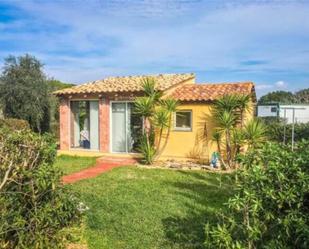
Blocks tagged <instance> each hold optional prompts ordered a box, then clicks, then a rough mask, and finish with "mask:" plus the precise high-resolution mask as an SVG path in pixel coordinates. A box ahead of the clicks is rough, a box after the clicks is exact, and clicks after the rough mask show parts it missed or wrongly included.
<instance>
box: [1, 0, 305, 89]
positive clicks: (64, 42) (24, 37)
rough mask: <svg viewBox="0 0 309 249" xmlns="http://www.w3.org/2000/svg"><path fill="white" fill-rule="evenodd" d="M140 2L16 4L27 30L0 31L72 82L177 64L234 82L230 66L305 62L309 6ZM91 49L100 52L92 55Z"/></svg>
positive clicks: (281, 66) (263, 67) (266, 68)
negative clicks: (257, 61)
mask: <svg viewBox="0 0 309 249" xmlns="http://www.w3.org/2000/svg"><path fill="white" fill-rule="evenodd" d="M142 2H143V4H142V5H141V6H139V5H138V4H135V5H130V4H129V5H128V4H127V3H126V1H122V0H119V1H105V0H104V1H103V0H102V1H95V2H91V1H89V2H87V4H85V2H83V1H80V2H79V1H53V2H52V1H50V2H49V1H48V2H47V1H41V2H40V3H38V2H37V1H31V0H27V1H17V2H16V3H17V4H16V7H18V8H21V9H22V10H23V11H25V12H26V13H27V14H28V16H31V18H33V21H32V22H31V20H27V22H24V25H25V28H24V30H25V31H23V32H20V33H9V34H5V33H4V32H3V31H1V36H0V41H2V42H3V41H4V40H7V41H8V43H9V42H10V41H20V43H21V44H22V46H23V47H21V48H20V49H18V50H16V53H22V52H23V51H27V52H30V53H32V54H36V55H38V58H39V59H42V60H43V62H44V63H45V64H46V65H47V66H46V68H47V70H48V73H49V74H51V75H53V76H55V77H56V78H59V79H60V80H61V79H63V80H66V81H72V82H86V81H90V80H95V79H97V78H101V77H103V76H105V75H107V74H108V75H110V74H115V75H116V74H137V73H144V72H148V73H153V72H160V71H163V70H165V71H166V70H170V68H173V67H178V68H190V70H191V69H192V70H194V71H204V70H206V71H207V70H209V71H220V72H222V74H226V80H230V78H229V77H230V76H229V72H231V71H237V70H238V71H241V70H242V72H246V71H247V72H248V74H249V73H255V74H261V73H265V72H271V73H272V72H274V71H280V70H285V71H286V69H287V68H289V70H294V71H297V70H307V68H308V64H307V62H308V61H309V53H302V52H301V51H302V49H303V46H302V45H301V43H304V44H306V45H305V46H307V44H308V40H309V35H308V34H309V22H308V13H309V5H302V4H298V3H294V2H290V3H288V4H263V3H262V4H255V3H256V2H254V3H253V4H243V5H242V4H232V5H225V4H219V7H218V8H213V5H214V4H213V3H212V4H210V5H211V7H209V4H208V3H207V4H202V2H200V1H195V0H193V1H189V0H188V1H183V2H184V3H186V2H188V3H190V4H189V5H186V6H185V5H181V6H180V5H179V1H174V0H169V1H167V2H168V4H166V1H163V0H162V1H159V2H158V1H152V0H149V1H142ZM211 2H212V1H211ZM94 3H96V4H94ZM194 3H198V5H195V4H194ZM197 6H198V8H197ZM145 10H146V11H145ZM145 13H146V15H145ZM147 13H148V16H147ZM296 13H297V14H296ZM283 17H284V18H283ZM29 22H30V23H29ZM19 24H20V23H19ZM38 24H41V25H42V24H52V25H53V24H55V27H57V25H61V26H64V27H66V28H67V31H65V32H44V31H40V32H36V33H33V32H29V33H27V32H26V31H27V27H31V26H33V27H34V28H35V27H36V25H38ZM0 28H1V29H2V30H3V28H4V27H0ZM21 29H22V27H21ZM108 39H111V40H112V41H113V40H115V42H112V43H114V44H117V45H114V46H113V44H111V45H106V44H105V43H106V40H108ZM26 44H27V45H26ZM26 46H27V47H26ZM59 50H61V52H57V51H59ZM93 50H94V51H95V52H94V53H95V54H93V53H89V51H93ZM66 51H67V52H72V51H73V53H66ZM282 51H284V53H283V52H282ZM3 52H5V51H3V50H2V51H0V56H1V54H2V53H3ZM51 52H53V53H52V54H51ZM100 52H101V53H100ZM80 54H83V55H84V56H81V55H80ZM257 58H261V59H262V60H265V61H267V62H268V63H265V64H260V65H254V66H252V65H251V66H246V65H240V62H241V61H245V60H255V59H257ZM157 70H158V71H157ZM99 75H102V76H99ZM207 80H208V79H207V78H206V79H204V81H207ZM248 80H251V79H250V78H249V79H248ZM260 82H274V80H273V79H271V80H269V79H267V80H261V81H260ZM275 86H276V87H281V88H282V87H286V85H285V86H284V85H283V86H280V85H278V86H277V85H276V84H275ZM272 87H274V85H273V84H272V86H271V85H267V84H261V85H257V89H264V90H265V89H271V88H272Z"/></svg>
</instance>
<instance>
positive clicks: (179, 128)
mask: <svg viewBox="0 0 309 249" xmlns="http://www.w3.org/2000/svg"><path fill="white" fill-rule="evenodd" d="M179 112H189V113H190V127H189V128H184V127H177V126H176V117H177V113H179ZM192 120H193V116H192V110H178V111H176V112H174V131H192V124H193V122H192Z"/></svg>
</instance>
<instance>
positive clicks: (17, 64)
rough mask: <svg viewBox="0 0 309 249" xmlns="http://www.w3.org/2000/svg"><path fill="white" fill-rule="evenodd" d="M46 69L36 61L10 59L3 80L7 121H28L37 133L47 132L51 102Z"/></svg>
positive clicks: (0, 89) (0, 82) (1, 87)
mask: <svg viewBox="0 0 309 249" xmlns="http://www.w3.org/2000/svg"><path fill="white" fill-rule="evenodd" d="M42 67H43V65H42V64H41V62H39V61H38V60H37V59H36V58H35V57H33V56H30V55H25V56H21V57H17V58H16V57H14V56H9V57H7V58H6V59H5V63H4V69H3V71H2V75H1V77H0V96H1V99H0V101H1V103H2V106H3V113H4V116H5V117H9V118H17V119H23V120H27V121H28V123H29V124H30V127H31V128H32V129H33V130H35V131H39V132H41V131H46V130H48V125H47V124H48V123H49V115H48V114H49V101H48V99H49V98H48V86H47V83H46V76H45V75H44V73H43V71H42Z"/></svg>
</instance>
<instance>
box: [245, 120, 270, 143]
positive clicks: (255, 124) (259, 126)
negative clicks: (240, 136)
mask: <svg viewBox="0 0 309 249" xmlns="http://www.w3.org/2000/svg"><path fill="white" fill-rule="evenodd" d="M244 138H245V140H246V143H247V144H248V146H249V148H257V147H259V146H260V145H262V143H263V142H264V141H265V140H266V126H265V125H264V123H263V122H262V121H261V120H260V119H252V120H250V121H249V122H248V123H247V124H246V125H245V127H244Z"/></svg>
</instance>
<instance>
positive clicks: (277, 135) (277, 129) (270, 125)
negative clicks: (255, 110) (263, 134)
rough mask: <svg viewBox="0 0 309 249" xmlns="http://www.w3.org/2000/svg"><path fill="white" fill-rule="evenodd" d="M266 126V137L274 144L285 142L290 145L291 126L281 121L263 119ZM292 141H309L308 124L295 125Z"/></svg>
mask: <svg viewBox="0 0 309 249" xmlns="http://www.w3.org/2000/svg"><path fill="white" fill-rule="evenodd" d="M263 120H264V122H265V123H266V125H267V137H268V138H269V139H271V140H272V141H274V142H279V143H281V142H283V141H284V129H285V141H286V143H291V140H292V124H285V123H284V120H283V119H277V118H276V119H270V118H268V119H266V118H263ZM294 136H295V137H294V141H296V142H297V141H301V140H302V139H305V140H309V123H295V125H294Z"/></svg>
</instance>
